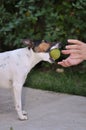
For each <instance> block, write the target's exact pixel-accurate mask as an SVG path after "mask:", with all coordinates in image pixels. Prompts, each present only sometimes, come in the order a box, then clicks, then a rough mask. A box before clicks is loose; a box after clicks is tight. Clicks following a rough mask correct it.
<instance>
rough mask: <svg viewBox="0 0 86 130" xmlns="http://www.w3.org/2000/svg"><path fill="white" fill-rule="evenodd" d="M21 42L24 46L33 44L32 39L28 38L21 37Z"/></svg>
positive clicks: (32, 45)
mask: <svg viewBox="0 0 86 130" xmlns="http://www.w3.org/2000/svg"><path fill="white" fill-rule="evenodd" d="M22 43H23V44H24V45H26V46H28V47H29V48H33V47H34V44H33V41H32V40H30V39H22Z"/></svg>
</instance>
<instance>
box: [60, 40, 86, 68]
mask: <svg viewBox="0 0 86 130" xmlns="http://www.w3.org/2000/svg"><path fill="white" fill-rule="evenodd" d="M68 43H72V45H67V46H66V50H62V53H63V54H69V57H68V58H66V59H65V60H62V61H61V62H58V64H59V65H62V66H63V67H69V66H73V65H77V64H79V63H81V62H82V61H84V60H86V44H85V43H83V42H81V41H79V40H74V39H69V40H68Z"/></svg>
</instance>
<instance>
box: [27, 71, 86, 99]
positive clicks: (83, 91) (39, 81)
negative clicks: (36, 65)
mask: <svg viewBox="0 0 86 130" xmlns="http://www.w3.org/2000/svg"><path fill="white" fill-rule="evenodd" d="M25 86H28V87H31V88H37V89H43V90H49V91H55V92H61V93H68V94H74V95H82V96H86V72H84V71H73V70H71V69H65V71H64V72H63V73H57V72H56V71H55V70H52V69H51V70H40V69H33V70H32V71H31V72H30V73H29V75H28V77H27V80H26V83H25Z"/></svg>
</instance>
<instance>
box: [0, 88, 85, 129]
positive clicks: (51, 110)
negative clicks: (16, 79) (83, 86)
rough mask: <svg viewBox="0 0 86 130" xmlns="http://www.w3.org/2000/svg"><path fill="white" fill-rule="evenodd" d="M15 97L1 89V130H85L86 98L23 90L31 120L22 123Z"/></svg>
mask: <svg viewBox="0 0 86 130" xmlns="http://www.w3.org/2000/svg"><path fill="white" fill-rule="evenodd" d="M12 95H13V93H11V91H9V90H7V89H1V90H0V130H10V128H11V127H12V128H13V130H86V97H81V96H73V95H67V94H60V93H53V92H48V91H41V90H35V89H30V88H24V91H23V99H24V100H23V102H24V103H23V106H24V108H25V109H26V110H27V112H28V117H29V119H28V120H27V121H19V120H18V119H17V114H16V111H15V109H14V103H13V98H12ZM11 130H12V129H11Z"/></svg>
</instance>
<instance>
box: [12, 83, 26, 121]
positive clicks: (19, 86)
mask: <svg viewBox="0 0 86 130" xmlns="http://www.w3.org/2000/svg"><path fill="white" fill-rule="evenodd" d="M13 91H14V100H15V108H16V110H17V113H18V116H19V119H20V120H27V115H26V113H25V112H24V111H22V103H21V94H22V84H19V83H18V82H16V83H13Z"/></svg>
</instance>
